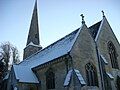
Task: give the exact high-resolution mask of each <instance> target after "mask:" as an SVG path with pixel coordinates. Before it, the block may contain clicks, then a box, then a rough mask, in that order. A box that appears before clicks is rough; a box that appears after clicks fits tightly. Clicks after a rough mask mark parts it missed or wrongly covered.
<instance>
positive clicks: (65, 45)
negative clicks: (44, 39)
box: [19, 28, 81, 68]
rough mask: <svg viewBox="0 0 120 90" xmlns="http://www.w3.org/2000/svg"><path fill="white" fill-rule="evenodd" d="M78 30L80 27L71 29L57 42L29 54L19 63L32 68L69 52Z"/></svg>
mask: <svg viewBox="0 0 120 90" xmlns="http://www.w3.org/2000/svg"><path fill="white" fill-rule="evenodd" d="M80 30H81V28H80V29H77V30H75V31H73V32H72V33H70V34H69V35H67V36H65V37H63V38H62V39H60V40H58V41H57V42H55V43H53V44H51V45H50V46H48V47H46V48H44V49H42V50H40V51H39V52H37V53H35V54H33V55H31V56H30V57H28V58H27V59H25V60H23V62H21V63H20V64H19V65H25V66H26V65H27V66H30V67H31V68H33V67H36V66H38V65H41V64H44V63H46V62H49V61H51V60H54V59H56V58H58V57H61V56H63V55H65V54H67V53H68V52H70V50H71V48H72V46H73V44H74V42H75V40H76V38H77V36H78V35H79V32H80Z"/></svg>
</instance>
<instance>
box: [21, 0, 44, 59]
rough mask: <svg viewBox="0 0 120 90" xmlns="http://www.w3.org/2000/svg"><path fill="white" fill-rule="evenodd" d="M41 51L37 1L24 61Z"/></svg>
mask: <svg viewBox="0 0 120 90" xmlns="http://www.w3.org/2000/svg"><path fill="white" fill-rule="evenodd" d="M40 49H42V47H41V45H40V40H39V26H38V14H37V0H36V2H35V6H34V10H33V14H32V19H31V24H30V29H29V34H28V38H27V44H26V47H25V48H24V55H23V59H26V58H27V57H29V56H31V55H32V54H34V53H36V52H37V51H39V50H40Z"/></svg>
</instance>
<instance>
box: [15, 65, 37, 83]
mask: <svg viewBox="0 0 120 90" xmlns="http://www.w3.org/2000/svg"><path fill="white" fill-rule="evenodd" d="M13 68H14V73H15V76H16V79H18V80H19V82H28V83H39V81H38V79H37V77H36V76H35V74H34V73H33V72H32V70H31V68H29V67H27V66H19V65H13Z"/></svg>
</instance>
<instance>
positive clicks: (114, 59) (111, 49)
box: [108, 41, 118, 69]
mask: <svg viewBox="0 0 120 90" xmlns="http://www.w3.org/2000/svg"><path fill="white" fill-rule="evenodd" d="M108 51H109V56H110V59H111V64H112V68H116V69H118V62H117V53H116V50H115V46H114V45H113V43H112V42H111V41H110V42H108Z"/></svg>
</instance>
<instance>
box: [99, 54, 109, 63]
mask: <svg viewBox="0 0 120 90" xmlns="http://www.w3.org/2000/svg"><path fill="white" fill-rule="evenodd" d="M100 56H101V58H102V60H103V62H104V63H105V64H108V62H107V60H106V59H105V57H104V56H103V55H100Z"/></svg>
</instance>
